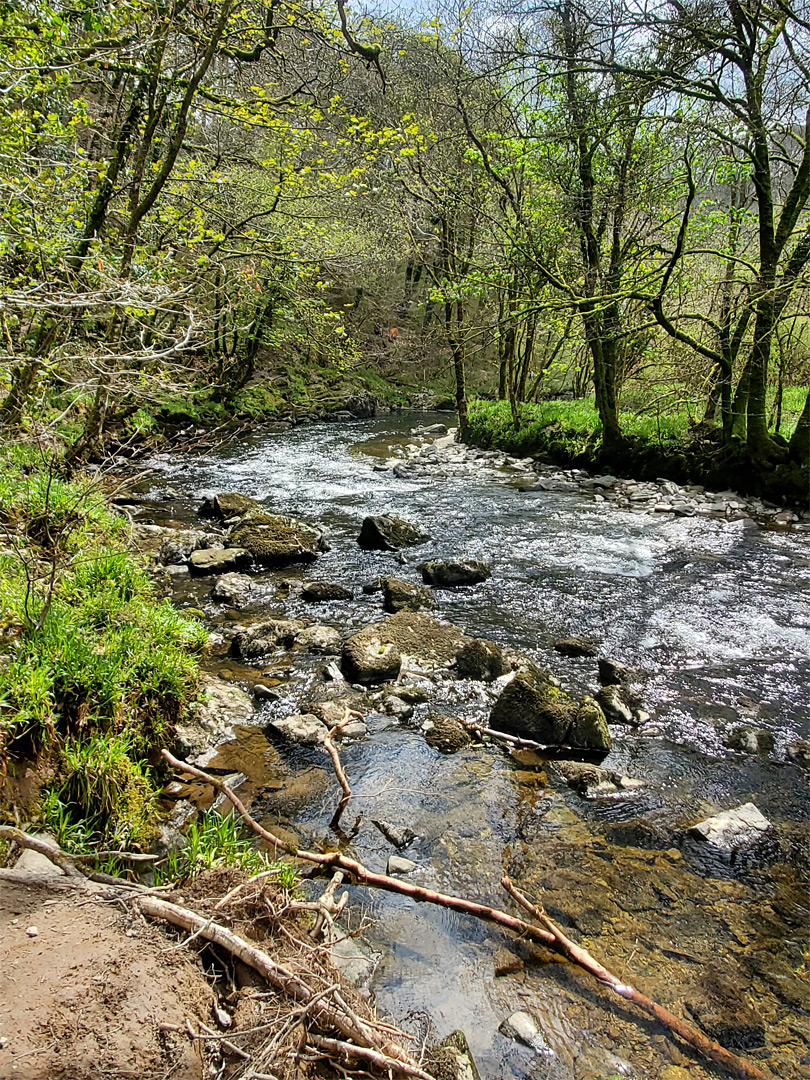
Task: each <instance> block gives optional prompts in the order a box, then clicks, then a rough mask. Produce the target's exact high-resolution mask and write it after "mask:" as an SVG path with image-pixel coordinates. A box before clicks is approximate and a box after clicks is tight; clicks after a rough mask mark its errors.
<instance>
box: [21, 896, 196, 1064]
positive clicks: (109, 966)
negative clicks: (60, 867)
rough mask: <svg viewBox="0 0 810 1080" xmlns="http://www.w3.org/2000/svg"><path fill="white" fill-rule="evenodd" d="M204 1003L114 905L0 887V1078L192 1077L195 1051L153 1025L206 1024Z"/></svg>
mask: <svg viewBox="0 0 810 1080" xmlns="http://www.w3.org/2000/svg"><path fill="white" fill-rule="evenodd" d="M34 928H35V929H36V931H37V932H36V934H34V933H33V930H34ZM212 1001H213V995H212V992H211V989H210V987H209V986H208V983H207V982H206V979H205V977H204V975H203V972H202V970H201V968H200V966H199V965H198V964H195V963H194V962H193V960H190V959H189V958H188V957H187V955H186V953H185V952H184V951H182V950H178V949H177V947H176V944H175V943H173V942H172V941H171V939H169V938H168V937H167V936H166V935H165V934H163V933H161V931H160V930H159V929H158V928H157V927H155V926H150V925H148V924H146V923H145V922H144V921H143V920H142V919H140V918H137V919H136V918H133V917H132V915H131V913H129V912H128V911H126V910H125V909H124V908H123V906H122V905H119V904H118V903H109V902H104V901H101V900H98V899H96V898H93V897H89V896H88V895H87V894H86V893H75V892H73V891H59V892H56V891H54V890H53V889H51V888H42V887H31V886H28V885H25V886H24V885H19V884H16V883H13V884H12V883H8V882H5V881H3V882H0V1047H1V1048H0V1080H46V1078H47V1080H84V1078H88V1080H89V1078H91V1077H92V1078H93V1080H106V1078H116V1077H121V1078H123V1077H131V1078H133V1080H135V1078H137V1080H202V1078H203V1077H204V1075H205V1070H204V1063H203V1060H202V1057H201V1053H200V1051H199V1050H198V1049H197V1047H199V1045H200V1044H199V1043H196V1044H192V1043H191V1042H190V1040H189V1039H188V1038H187V1037H185V1036H183V1035H177V1034H173V1033H166V1032H162V1031H161V1030H160V1029H159V1027H158V1025H159V1024H161V1023H164V1024H177V1025H179V1026H181V1027H182V1026H183V1025H184V1024H185V1021H186V1018H187V1017H188V1018H189V1019H190V1020H192V1021H194V1020H197V1019H202V1020H203V1021H205V1022H208V1023H211V1022H212V1021H211V1010H212ZM195 1029H196V1024H195Z"/></svg>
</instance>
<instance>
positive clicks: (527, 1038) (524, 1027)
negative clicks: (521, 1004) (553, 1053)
mask: <svg viewBox="0 0 810 1080" xmlns="http://www.w3.org/2000/svg"><path fill="white" fill-rule="evenodd" d="M498 1030H499V1031H500V1033H501V1035H505V1036H506V1038H507V1039H517V1040H518V1041H519V1042H522V1043H525V1044H526V1046H530V1047H531V1048H532V1050H536V1051H537V1052H538V1053H540V1054H547V1053H548V1052H549V1050H550V1048H549V1045H548V1043H547V1042H546V1040H545V1039H544V1038H543V1034H542V1032H541V1031H540V1025H539V1024H538V1023H537V1021H536V1020H535V1018H534V1017H533V1016H532V1014H531V1013H527V1012H522V1011H519V1012H513V1013H512V1015H511V1016H509V1017H507V1018H506V1020H504V1021H503V1023H502V1024H501V1026H500V1027H499V1028H498Z"/></svg>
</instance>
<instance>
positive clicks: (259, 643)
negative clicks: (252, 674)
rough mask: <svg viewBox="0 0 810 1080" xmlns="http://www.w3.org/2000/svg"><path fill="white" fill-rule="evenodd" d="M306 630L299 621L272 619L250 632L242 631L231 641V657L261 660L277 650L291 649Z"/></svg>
mask: <svg viewBox="0 0 810 1080" xmlns="http://www.w3.org/2000/svg"><path fill="white" fill-rule="evenodd" d="M305 629H306V626H305V625H304V623H302V622H299V621H298V620H297V619H271V620H270V621H269V622H266V623H259V624H258V625H257V626H252V627H251V628H250V629H249V630H242V631H240V632H239V633H238V634H237V635H236V636H235V637H234V638H233V640H232V641H231V648H230V655H231V656H233V657H236V658H237V659H239V660H248V661H250V660H261V659H262V658H263V657H265V656H270V655H272V653H274V652H275V650H276V649H278V648H280V647H283V648H285V649H289V648H290V647H291V646H292V644H293V642H294V641H295V639H296V637H297V636H298V635H299V634H300V633H301V632H302V631H303V630H305Z"/></svg>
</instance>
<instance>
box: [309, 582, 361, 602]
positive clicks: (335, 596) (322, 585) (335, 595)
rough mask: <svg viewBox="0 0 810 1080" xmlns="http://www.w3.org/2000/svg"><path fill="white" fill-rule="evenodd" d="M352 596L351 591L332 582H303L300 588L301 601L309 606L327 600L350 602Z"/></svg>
mask: <svg viewBox="0 0 810 1080" xmlns="http://www.w3.org/2000/svg"><path fill="white" fill-rule="evenodd" d="M352 596H353V593H352V591H351V589H347V588H345V587H344V586H343V585H338V584H337V583H336V582H334V581H305V582H304V584H303V586H302V588H301V599H302V600H306V601H307V603H310V604H319V603H323V602H325V601H328V600H351V598H352Z"/></svg>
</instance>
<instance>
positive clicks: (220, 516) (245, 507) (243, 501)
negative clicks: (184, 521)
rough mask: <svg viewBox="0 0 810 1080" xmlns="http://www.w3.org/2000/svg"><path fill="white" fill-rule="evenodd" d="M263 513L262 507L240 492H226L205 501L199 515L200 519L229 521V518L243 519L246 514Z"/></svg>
mask: <svg viewBox="0 0 810 1080" xmlns="http://www.w3.org/2000/svg"><path fill="white" fill-rule="evenodd" d="M253 512H261V506H260V505H259V504H258V503H257V502H256V500H255V499H251V498H249V497H248V496H247V495H240V494H239V492H238V491H225V492H222V494H220V495H214V497H213V498H210V499H204V500H203V504H202V506H201V507H200V509H199V510H198V511H197V513H198V514H199V515H200V517H204V518H216V519H217V520H219V521H227V520H228V519H229V518H235V517H242V516H243V515H244V514H250V513H253Z"/></svg>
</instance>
